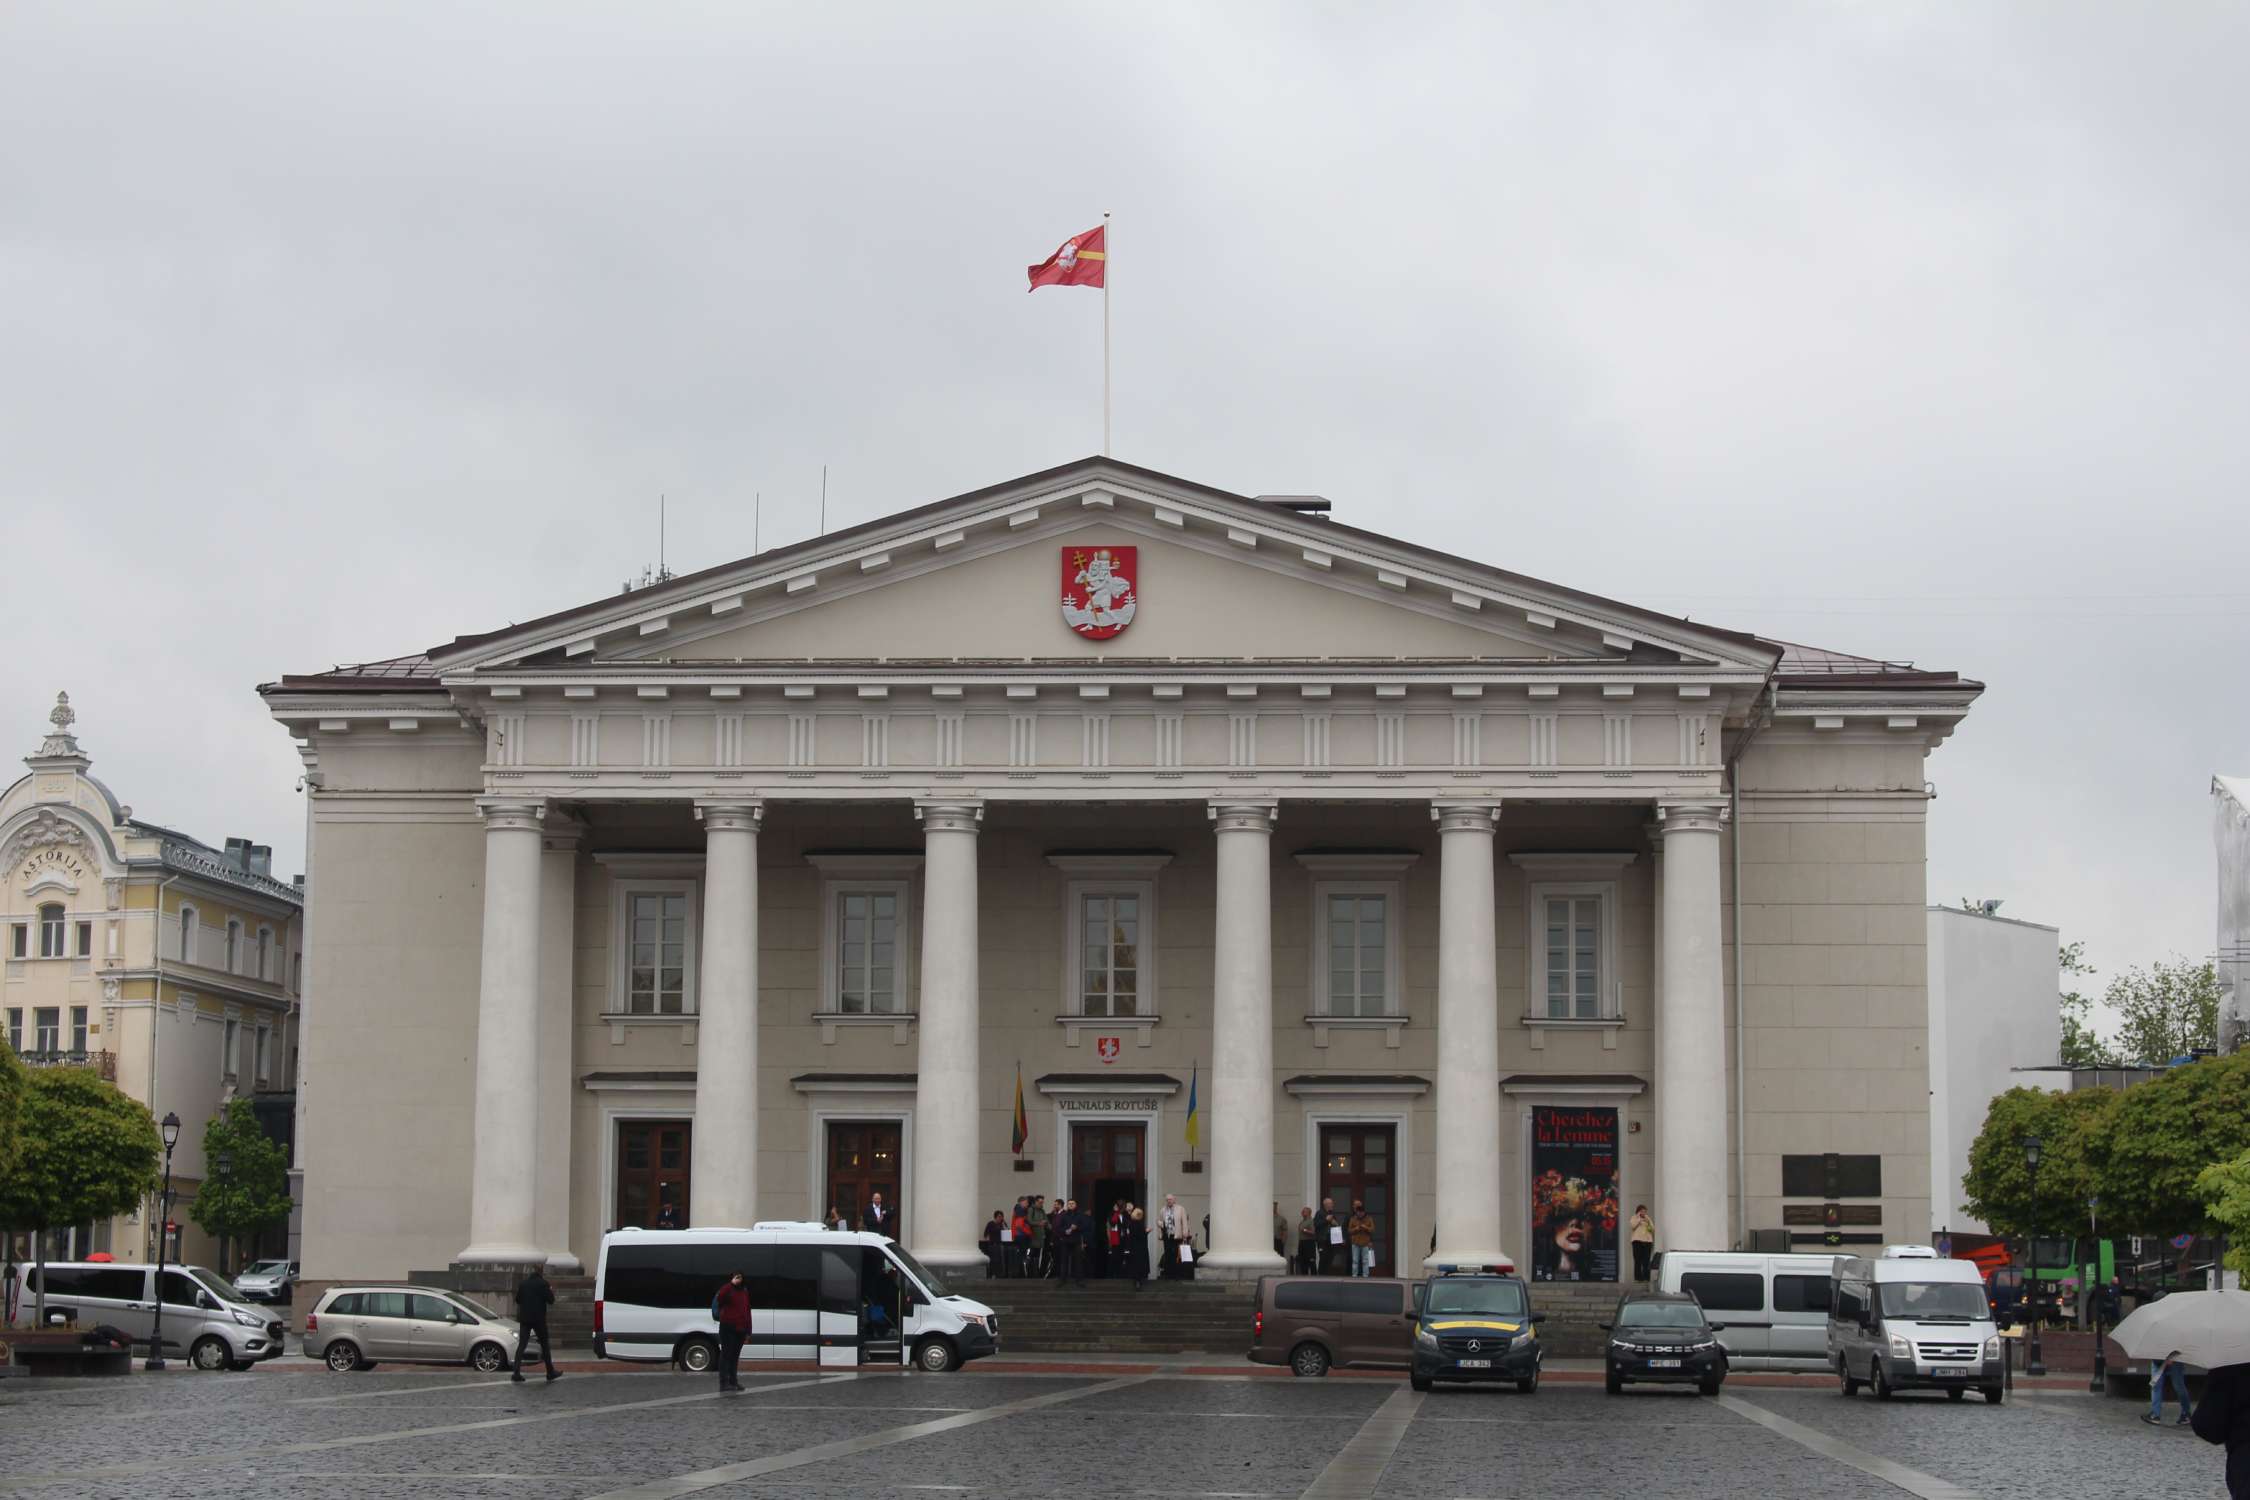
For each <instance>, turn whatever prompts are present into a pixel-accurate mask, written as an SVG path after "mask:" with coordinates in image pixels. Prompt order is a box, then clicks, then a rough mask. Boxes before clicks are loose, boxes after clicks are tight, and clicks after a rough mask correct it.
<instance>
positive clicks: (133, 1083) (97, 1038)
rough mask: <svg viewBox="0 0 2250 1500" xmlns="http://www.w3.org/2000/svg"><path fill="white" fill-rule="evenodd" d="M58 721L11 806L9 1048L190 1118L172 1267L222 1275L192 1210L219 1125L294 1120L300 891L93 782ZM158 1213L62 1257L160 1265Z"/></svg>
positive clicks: (243, 854)
mask: <svg viewBox="0 0 2250 1500" xmlns="http://www.w3.org/2000/svg"><path fill="white" fill-rule="evenodd" d="M48 718H49V722H50V725H51V732H50V733H49V734H48V735H47V736H46V737H45V739H44V741H43V742H42V743H41V744H40V746H39V749H38V751H37V753H35V754H32V755H28V756H26V757H24V764H25V766H26V767H28V768H29V769H28V771H27V773H26V774H25V775H24V776H23V777H21V778H20V779H19V780H17V781H16V782H15V783H14V784H13V785H11V786H9V787H8V789H7V790H6V791H5V792H4V793H0V880H4V881H5V883H6V890H5V894H4V896H0V953H4V954H5V965H6V969H5V980H4V981H0V1037H4V1039H5V1041H6V1042H7V1044H8V1046H10V1047H11V1048H13V1049H14V1051H15V1053H16V1055H17V1056H18V1057H19V1058H21V1059H22V1060H23V1061H24V1063H25V1064H26V1065H28V1066H30V1067H34V1068H41V1067H90V1068H93V1069H94V1070H96V1071H97V1072H98V1073H100V1075H101V1076H102V1077H103V1078H105V1079H108V1080H109V1081H110V1082H112V1083H115V1084H116V1085H117V1086H118V1087H119V1088H121V1089H123V1090H124V1091H125V1093H127V1094H128V1095H130V1096H131V1097H133V1098H135V1099H137V1100H139V1101H141V1102H142V1103H143V1104H145V1105H147V1106H148V1108H149V1111H150V1113H151V1114H153V1115H154V1116H156V1117H157V1118H158V1119H162V1118H163V1117H164V1116H165V1115H166V1114H167V1113H172V1114H177V1115H178V1116H179V1117H180V1127H181V1128H180V1137H179V1144H178V1146H177V1148H176V1149H175V1150H174V1152H173V1156H172V1210H171V1214H170V1220H169V1222H171V1223H173V1224H175V1225H177V1226H178V1227H177V1230H176V1231H175V1232H174V1234H173V1238H172V1242H171V1245H170V1246H169V1247H168V1252H167V1253H168V1254H169V1255H170V1256H173V1257H177V1258H180V1259H184V1260H186V1261H188V1262H190V1263H203V1264H210V1265H216V1264H217V1263H218V1262H217V1253H216V1247H215V1246H214V1245H213V1244H212V1243H211V1240H210V1238H209V1236H207V1235H205V1234H203V1233H202V1231H200V1230H198V1229H197V1228H196V1227H195V1225H194V1223H193V1221H192V1220H191V1219H190V1218H189V1216H188V1212H187V1206H188V1204H189V1203H191V1202H192V1201H193V1200H194V1197H195V1193H196V1189H197V1188H198V1187H199V1186H200V1185H201V1183H202V1181H203V1178H204V1176H205V1174H206V1172H207V1171H208V1170H209V1169H208V1167H207V1165H206V1163H205V1161H204V1159H203V1129H204V1126H205V1124H206V1123H207V1122H208V1121H209V1120H210V1119H211V1118H212V1117H213V1116H215V1115H216V1114H217V1113H218V1112H219V1111H220V1110H221V1109H222V1108H223V1107H224V1106H225V1105H226V1103H227V1102H228V1101H230V1100H232V1099H235V1098H238V1097H239V1098H251V1099H253V1100H256V1101H257V1102H258V1103H259V1105H260V1109H261V1113H262V1114H269V1113H270V1114H275V1115H278V1116H279V1117H282V1118H287V1117H288V1116H289V1115H290V1114H291V1113H292V1111H293V1108H294V1094H295V1077H296V1053H297V1040H298V1020H299V994H300V992H299V985H300V982H301V973H300V968H301V965H300V961H299V952H300V938H301V932H302V928H303V911H304V894H303V889H302V877H299V879H298V880H297V881H290V880H286V879H279V878H276V877H275V876H274V874H273V872H272V868H271V865H272V851H271V850H270V849H269V848H267V847H266V846H264V845H259V844H253V843H251V842H250V841H249V840H247V839H239V838H232V839H228V840H226V841H225V845H224V847H221V848H214V847H212V846H211V845H209V844H206V843H204V842H202V841H201V840H199V839H196V838H194V837H192V836H190V835H188V834H184V833H180V832H178V831H176V830H174V829H171V828H167V827H164V826H162V825H160V824H156V823H151V822H148V821H146V820H144V819H141V818H137V817H135V816H134V813H133V809H132V808H131V807H129V806H127V805H125V804H124V803H121V802H120V801H119V800H118V799H117V797H116V795H115V794H114V793H113V792H112V791H111V790H110V789H109V788H108V787H107V786H105V785H104V784H103V783H102V782H100V781H99V780H97V779H95V777H94V776H93V775H92V774H91V771H92V765H93V761H92V758H91V757H90V756H88V755H87V754H86V752H85V751H84V750H83V749H82V748H81V747H80V746H79V743H78V740H77V738H76V736H75V735H74V734H73V733H72V725H73V723H74V721H75V719H76V714H75V712H74V711H73V710H72V708H71V706H70V699H69V695H68V694H67V693H66V694H61V695H58V697H57V699H56V702H55V707H54V709H53V711H52V712H51V713H50V714H49V715H48ZM294 1187H295V1184H294V1183H292V1191H293V1193H294ZM157 1210H158V1205H157V1204H156V1202H155V1201H154V1196H153V1195H152V1197H151V1199H150V1201H149V1202H146V1203H143V1204H142V1205H140V1206H139V1208H138V1209H137V1210H136V1211H135V1212H133V1213H131V1214H128V1215H125V1216H122V1217H120V1218H117V1219H113V1220H109V1221H106V1222H95V1223H90V1224H79V1225H72V1226H66V1227H62V1228H58V1229H56V1230H54V1231H52V1233H51V1234H50V1237H49V1244H48V1253H49V1254H50V1255H51V1256H83V1255H86V1254H89V1253H91V1252H94V1251H97V1250H100V1251H108V1252H110V1253H111V1254H113V1255H115V1256H116V1257H117V1258H118V1259H120V1260H139V1259H142V1258H144V1257H145V1258H149V1259H153V1258H154V1257H155V1256H156V1253H157V1249H158V1246H157V1238H156V1236H157V1225H158V1224H159V1223H160V1222H164V1221H163V1220H161V1219H160V1217H159V1214H158V1212H157Z"/></svg>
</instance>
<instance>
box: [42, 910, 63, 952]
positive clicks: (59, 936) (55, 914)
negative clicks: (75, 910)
mask: <svg viewBox="0 0 2250 1500" xmlns="http://www.w3.org/2000/svg"><path fill="white" fill-rule="evenodd" d="M63 955H64V949H63V909H62V908H61V907H59V906H42V907H40V908H39V956H40V957H41V958H61V957H63Z"/></svg>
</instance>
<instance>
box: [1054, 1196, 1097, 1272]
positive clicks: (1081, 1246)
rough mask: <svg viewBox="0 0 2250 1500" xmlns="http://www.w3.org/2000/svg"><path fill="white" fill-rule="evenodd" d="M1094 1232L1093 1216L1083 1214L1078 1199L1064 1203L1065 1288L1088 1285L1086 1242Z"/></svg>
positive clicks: (1062, 1231)
mask: <svg viewBox="0 0 2250 1500" xmlns="http://www.w3.org/2000/svg"><path fill="white" fill-rule="evenodd" d="M1050 1227H1051V1226H1050ZM1093 1232H1094V1218H1093V1215H1091V1214H1088V1213H1083V1212H1081V1211H1080V1210H1079V1207H1078V1200H1077V1199H1076V1198H1072V1199H1070V1200H1069V1201H1067V1202H1066V1203H1064V1205H1063V1211H1062V1230H1061V1243H1060V1249H1061V1260H1062V1281H1063V1284H1064V1285H1065V1286H1067V1285H1069V1284H1070V1283H1071V1282H1073V1281H1075V1282H1077V1283H1078V1284H1079V1285H1080V1286H1084V1285H1085V1284H1086V1241H1087V1239H1088V1238H1089V1237H1090V1236H1091V1235H1092V1234H1093Z"/></svg>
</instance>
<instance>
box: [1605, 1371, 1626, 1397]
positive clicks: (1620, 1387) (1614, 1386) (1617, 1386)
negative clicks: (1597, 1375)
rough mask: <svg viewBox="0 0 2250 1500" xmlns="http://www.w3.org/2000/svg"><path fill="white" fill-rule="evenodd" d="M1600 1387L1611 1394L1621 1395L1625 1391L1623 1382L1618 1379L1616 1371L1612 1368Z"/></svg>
mask: <svg viewBox="0 0 2250 1500" xmlns="http://www.w3.org/2000/svg"><path fill="white" fill-rule="evenodd" d="M1602 1388H1603V1389H1604V1390H1606V1391H1608V1392H1609V1393H1610V1394H1611V1395H1612V1396H1621V1395H1623V1394H1624V1393H1625V1382H1624V1381H1622V1380H1619V1379H1618V1378H1617V1372H1616V1371H1614V1370H1612V1371H1611V1372H1610V1373H1609V1375H1608V1377H1607V1378H1606V1379H1604V1380H1603V1381H1602Z"/></svg>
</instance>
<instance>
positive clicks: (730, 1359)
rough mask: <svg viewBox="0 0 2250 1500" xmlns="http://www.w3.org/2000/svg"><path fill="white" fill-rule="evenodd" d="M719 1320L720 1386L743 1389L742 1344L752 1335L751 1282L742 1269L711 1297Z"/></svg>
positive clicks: (736, 1389) (712, 1306)
mask: <svg viewBox="0 0 2250 1500" xmlns="http://www.w3.org/2000/svg"><path fill="white" fill-rule="evenodd" d="M711 1316H712V1317H714V1318H716V1319H718V1322H719V1389H720V1390H722V1391H739V1390H741V1389H742V1345H743V1343H744V1341H745V1340H747V1339H748V1338H749V1337H750V1282H749V1278H748V1277H746V1276H744V1275H743V1274H742V1273H741V1272H740V1271H737V1272H735V1273H734V1274H733V1275H732V1276H729V1277H728V1278H727V1279H726V1282H725V1284H724V1285H722V1286H721V1287H720V1288H719V1294H718V1295H717V1296H715V1297H713V1298H712V1299H711Z"/></svg>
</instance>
